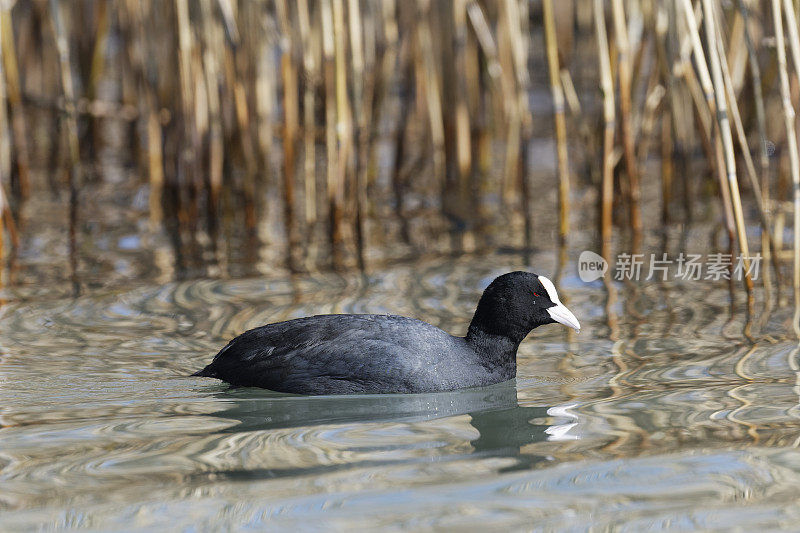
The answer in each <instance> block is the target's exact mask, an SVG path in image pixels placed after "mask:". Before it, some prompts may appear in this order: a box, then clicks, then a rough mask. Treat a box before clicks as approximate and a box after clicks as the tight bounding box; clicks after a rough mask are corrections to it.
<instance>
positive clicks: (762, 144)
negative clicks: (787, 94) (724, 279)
mask: <svg viewBox="0 0 800 533" xmlns="http://www.w3.org/2000/svg"><path fill="white" fill-rule="evenodd" d="M738 4H739V12H740V13H741V15H742V20H743V22H744V38H745V44H746V46H747V55H748V59H749V61H748V65H749V66H750V78H751V81H752V86H753V100H754V104H755V114H756V126H757V128H758V137H759V143H758V147H759V151H758V153H759V158H758V161H759V167H760V173H761V174H760V183H761V185H760V187H761V211H762V213H764V217H765V218H766V219H767V223H768V227H767V229H766V231H762V233H761V253H762V254H763V255H764V262H765V264H766V263H768V264H771V265H772V268H773V271H774V272H775V276H776V280H778V283H777V284H776V286H777V287H778V294H780V285H781V284H780V265H779V263H778V259H777V249H776V248H775V244H774V242H773V239H772V232H771V231H770V228H771V227H772V223H771V221H772V207H771V205H770V199H769V198H770V192H769V181H770V179H769V177H770V176H769V153H768V152H767V125H766V123H767V121H766V112H765V110H764V95H763V91H762V89H761V68H760V67H759V65H758V57H757V56H756V49H755V45H754V44H753V39H752V37H751V36H750V28H749V14H748V10H747V7H746V6H745V4H744V0H738ZM773 252H774V253H773ZM763 281H764V288H765V293H764V306H765V311H764V315H765V316H764V320H766V319H767V318H768V317H769V312H770V310H771V309H772V274H771V272H770V269H769V268H764V280H763Z"/></svg>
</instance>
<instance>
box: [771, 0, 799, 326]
mask: <svg viewBox="0 0 800 533" xmlns="http://www.w3.org/2000/svg"><path fill="white" fill-rule="evenodd" d="M772 19H773V22H774V25H775V44H776V50H777V53H778V75H779V76H780V89H781V103H782V104H783V118H784V122H785V125H786V141H787V145H788V146H787V151H788V152H789V170H790V172H791V174H792V190H793V200H794V255H793V258H794V262H793V267H794V268H793V278H792V288H793V289H794V317H793V319H792V327H793V328H794V332H795V335H797V337H798V338H800V155H798V151H797V132H796V130H795V124H794V119H795V111H794V107H793V106H792V97H791V92H790V89H789V73H788V69H787V66H786V40H785V38H784V35H783V17H782V15H781V4H780V0H772Z"/></svg>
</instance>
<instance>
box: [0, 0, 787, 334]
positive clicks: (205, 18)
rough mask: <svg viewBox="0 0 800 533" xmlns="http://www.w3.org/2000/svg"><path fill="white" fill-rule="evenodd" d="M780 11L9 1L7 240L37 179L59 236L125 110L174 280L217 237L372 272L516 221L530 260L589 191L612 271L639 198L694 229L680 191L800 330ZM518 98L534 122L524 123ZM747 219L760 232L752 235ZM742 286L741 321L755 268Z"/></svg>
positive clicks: (637, 214)
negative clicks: (535, 170) (547, 196)
mask: <svg viewBox="0 0 800 533" xmlns="http://www.w3.org/2000/svg"><path fill="white" fill-rule="evenodd" d="M796 9H797V6H796V5H795V4H793V2H791V1H790V0H763V1H756V0H738V1H737V2H735V3H732V2H721V1H720V0H701V1H699V2H693V1H692V0H675V1H674V2H661V1H656V0H644V1H641V2H638V1H637V2H632V1H625V0H613V1H612V2H602V1H600V0H569V1H559V2H553V1H552V0H541V1H534V2H529V1H520V0H497V1H478V0H455V1H453V2H433V1H430V0H415V1H411V2H399V1H396V0H383V1H380V2H368V1H360V0H298V1H297V2H288V1H286V0H274V1H266V0H265V1H255V0H253V1H251V0H238V1H237V0H168V1H155V0H142V1H139V0H94V1H92V0H86V1H81V2H69V1H64V0H62V1H59V0H50V1H49V2H45V1H41V0H18V1H17V2H12V3H4V4H3V6H2V7H1V8H0V48H2V61H1V62H0V77H1V78H2V79H1V80H0V81H1V82H2V83H0V104H1V105H0V134H2V137H1V138H0V140H1V141H2V142H0V173H1V174H0V178H2V179H1V180H0V183H1V184H2V189H0V206H2V209H3V217H2V220H3V222H4V224H3V226H4V229H5V231H7V232H8V233H9V234H10V235H11V241H12V242H11V244H10V245H7V246H6V248H5V249H6V250H13V249H14V247H15V246H16V243H17V239H18V237H17V235H16V231H15V223H14V222H15V220H14V217H15V214H16V213H17V212H18V210H19V207H20V206H21V205H23V203H24V202H25V201H26V199H27V198H29V196H30V195H31V194H36V193H38V191H41V190H43V189H46V188H47V187H50V188H52V189H55V190H56V191H57V192H59V191H62V190H63V191H67V195H66V197H67V198H68V201H69V206H70V207H69V228H70V229H69V246H70V248H71V249H72V250H73V251H74V250H76V249H77V247H78V246H79V244H78V242H77V241H78V240H79V239H80V235H78V233H76V227H77V224H78V221H79V220H80V217H81V205H80V204H81V202H80V191H81V189H82V187H83V186H84V184H85V183H86V182H87V181H88V180H92V179H102V176H99V177H97V176H91V172H89V169H92V168H96V164H95V163H96V161H97V157H98V155H97V154H98V153H99V152H100V151H101V149H102V146H103V143H104V142H106V140H105V139H104V136H103V133H102V132H103V131H104V130H103V122H104V121H121V122H123V123H124V124H126V129H125V131H126V135H127V137H126V142H127V143H128V144H127V146H128V147H129V148H130V150H129V152H128V155H129V158H130V159H129V161H128V162H127V163H128V164H129V165H130V166H131V167H133V168H134V169H135V172H133V173H132V175H133V176H135V177H134V178H132V179H141V180H145V181H147V183H148V185H149V195H150V196H149V214H150V221H151V228H152V229H153V230H154V231H161V230H162V228H163V230H164V231H166V233H167V234H168V235H170V237H171V242H172V245H173V247H174V249H175V262H176V266H177V267H178V269H179V270H181V269H183V270H185V269H187V268H189V267H191V263H192V262H193V261H202V262H212V263H213V262H220V263H224V255H225V248H226V246H231V244H230V242H228V239H227V238H226V237H225V236H226V235H229V234H230V233H231V228H235V229H236V230H237V231H241V232H242V233H243V234H244V235H245V236H246V239H248V241H247V242H249V243H250V244H248V245H247V247H248V248H250V249H252V250H255V249H257V248H258V247H259V245H261V244H264V243H266V244H267V245H268V246H270V247H273V248H275V247H277V248H280V249H281V250H282V256H283V258H284V263H285V266H286V267H287V268H288V269H289V270H291V271H301V270H309V269H319V268H359V269H361V270H367V269H369V268H370V261H371V260H372V258H373V257H374V254H371V253H370V251H371V250H374V249H376V248H381V247H383V248H389V247H391V246H393V245H394V244H396V243H401V244H402V246H404V247H406V248H408V249H410V250H417V251H424V250H425V249H426V246H429V245H431V243H434V244H435V246H440V244H441V243H440V241H439V240H437V238H436V235H440V234H441V235H449V236H450V239H451V240H450V242H449V244H448V247H449V248H450V249H452V250H459V251H464V250H466V251H469V250H473V249H477V248H481V247H486V246H490V245H491V242H492V240H491V237H486V235H490V234H491V232H488V233H487V232H484V231H483V230H484V229H485V228H486V227H487V226H490V225H494V227H504V225H506V224H510V223H512V222H510V221H511V220H518V221H520V224H521V227H522V232H521V234H522V235H521V236H520V238H519V247H520V249H522V250H523V251H525V250H529V249H530V248H531V247H532V246H533V245H534V243H533V242H532V241H533V235H534V224H537V225H541V226H550V225H552V228H553V230H554V231H555V233H556V234H557V235H558V241H559V242H560V243H562V244H563V245H566V244H568V241H569V240H570V221H571V219H572V217H571V216H570V212H571V210H570V203H571V201H572V200H571V199H572V198H573V196H574V194H573V191H574V190H576V187H579V188H583V187H588V188H590V189H591V190H594V191H596V198H597V206H598V207H597V214H596V221H597V227H596V235H598V249H599V251H600V252H601V253H602V255H604V256H605V257H606V258H608V259H612V253H613V251H614V250H613V247H614V242H615V238H617V237H618V238H619V239H625V242H627V243H628V244H627V246H629V248H628V249H626V251H633V252H636V251H638V250H639V248H640V246H641V244H642V234H643V231H644V230H645V229H646V228H647V227H651V228H652V227H653V224H652V223H651V224H648V222H649V220H648V217H646V216H645V215H644V214H643V207H642V202H643V199H642V198H643V191H645V190H655V191H658V196H659V199H660V201H661V214H660V217H658V221H659V223H660V224H662V225H663V226H668V225H669V224H673V223H689V222H691V221H692V217H693V216H694V215H693V213H694V212H695V211H696V209H697V208H696V205H698V203H697V199H696V197H697V196H701V195H702V193H703V192H704V191H706V192H707V191H711V195H712V196H716V197H717V198H718V199H719V202H720V209H719V212H720V218H719V221H718V222H719V226H720V228H722V229H723V231H724V233H725V234H726V236H727V238H726V240H725V244H724V245H723V246H726V247H727V250H728V251H729V252H730V253H733V254H736V253H741V254H743V255H745V256H749V255H751V253H752V252H751V250H755V249H760V251H761V253H762V254H763V256H764V258H765V260H766V261H768V262H769V266H767V265H764V266H765V268H764V269H762V272H763V271H765V270H766V272H764V273H765V275H764V276H762V277H761V280H762V283H763V284H764V285H765V287H766V288H767V290H766V295H767V296H766V299H767V301H768V302H770V305H771V302H772V299H773V287H772V285H773V284H774V285H776V286H777V287H780V284H781V280H782V276H781V267H782V265H787V266H788V263H789V262H791V263H792V271H793V276H792V279H793V296H794V305H795V309H796V313H795V317H794V321H793V325H794V328H795V330H796V331H797V332H798V335H800V157H799V156H798V144H797V143H798V139H797V131H796V129H797V127H798V119H797V117H796V113H795V109H796V108H797V107H798V105H800V102H798V99H799V95H800V82H799V81H798V74H799V73H800V38H799V37H798V28H797V20H796ZM787 49H788V55H787ZM545 69H546V71H547V73H545ZM542 88H546V89H547V90H546V91H541V90H540V89H542ZM537 98H538V99H542V98H545V99H549V103H548V107H549V109H550V111H548V112H546V113H532V111H531V109H532V108H531V102H534V101H538V100H536V99H537ZM42 114H46V115H47V116H49V117H50V118H49V124H50V125H51V127H52V128H53V131H55V130H56V129H57V131H58V132H59V135H53V136H51V138H50V140H49V141H50V144H49V145H46V146H40V144H41V143H42V141H41V136H36V135H34V134H33V133H32V131H33V130H35V129H36V126H35V125H34V124H32V123H31V121H33V120H34V119H33V118H32V117H33V116H34V115H35V116H37V117H39V119H38V120H41V116H42ZM543 132H544V133H543ZM542 135H552V136H553V138H554V141H555V150H554V154H553V162H554V168H555V169H556V170H555V172H554V175H553V176H552V185H553V188H554V190H555V192H556V194H555V198H556V202H557V203H556V206H557V207H556V209H557V213H558V214H557V220H555V221H551V220H543V219H541V217H539V218H537V217H536V213H537V210H538V206H540V205H541V202H542V201H543V196H542V192H541V191H539V190H535V189H534V186H533V181H532V178H531V175H530V174H531V167H532V166H533V165H532V163H533V162H532V152H531V150H532V142H533V140H534V137H536V136H538V137H541V136H542ZM656 146H658V147H659V148H658V149H654V147H656ZM42 153H46V154H49V156H48V157H47V158H45V159H44V162H43V163H42V162H39V159H37V164H36V165H33V164H32V160H33V156H32V154H42ZM653 158H656V159H660V162H661V164H660V167H659V169H658V170H652V168H653V166H652V165H650V164H649V163H650V161H651V160H652V159H653ZM648 169H650V170H648ZM36 175H44V176H47V178H48V179H46V180H44V182H45V183H46V187H42V186H38V187H37V186H36V184H35V183H34V182H35V179H34V176H36ZM53 176H55V177H53ZM743 177H746V179H743ZM714 180H716V181H714ZM493 198H494V199H497V201H494V200H492V199H493ZM270 199H272V200H274V201H271V200H270ZM277 206H279V209H278V210H277V211H275V209H274V208H275V207H277ZM423 213H424V214H425V215H426V216H427V219H426V220H427V221H425V222H422V221H421V220H422V217H421V215H422V214H423ZM790 215H791V216H792V223H791V225H792V231H793V239H794V240H793V242H792V246H791V248H790V249H789V248H787V249H784V243H783V234H784V228H785V225H786V220H787V217H788V216H790ZM649 218H650V219H651V220H652V217H649ZM268 219H269V220H273V221H277V225H276V224H272V225H267V224H265V223H264V221H265V220H268ZM498 221H499V222H498ZM573 225H574V224H573ZM657 225H658V224H656V226H657ZM748 226H758V227H760V230H761V238H760V240H759V242H758V243H754V242H750V240H749V239H748V235H747V228H748ZM275 228H279V231H276V230H275ZM615 228H616V231H615ZM577 229H578V230H581V229H586V228H577ZM756 244H757V246H755V245H756ZM71 255H74V254H71ZM198 257H199V258H202V259H193V258H198ZM745 266H746V267H747V266H748V265H747V264H745ZM76 268H77V266H76V264H75V263H73V264H72V270H73V272H74V271H75V269H76ZM744 288H745V289H746V291H747V294H748V311H749V312H750V313H752V312H753V296H752V294H753V288H754V284H753V280H752V279H751V278H750V276H745V280H744ZM779 296H780V294H779V293H775V301H778V303H780V302H779Z"/></svg>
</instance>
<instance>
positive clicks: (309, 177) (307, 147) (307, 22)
mask: <svg viewBox="0 0 800 533" xmlns="http://www.w3.org/2000/svg"><path fill="white" fill-rule="evenodd" d="M297 20H298V25H299V27H300V42H301V43H302V46H303V70H304V74H305V83H304V84H303V145H304V149H303V152H304V154H303V157H304V165H303V174H304V183H305V217H306V226H307V227H309V228H311V227H313V226H314V224H315V223H316V221H317V175H316V174H317V172H316V165H317V163H316V135H315V129H316V127H317V125H316V123H315V117H314V102H315V99H314V89H315V88H316V85H317V80H318V78H319V73H318V72H317V64H316V62H315V61H314V47H313V46H312V42H311V16H310V13H309V10H308V0H298V2H297Z"/></svg>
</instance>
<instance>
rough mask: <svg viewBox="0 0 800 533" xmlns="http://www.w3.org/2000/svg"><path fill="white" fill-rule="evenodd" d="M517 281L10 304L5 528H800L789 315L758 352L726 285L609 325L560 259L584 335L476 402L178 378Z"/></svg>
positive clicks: (205, 287)
mask: <svg viewBox="0 0 800 533" xmlns="http://www.w3.org/2000/svg"><path fill="white" fill-rule="evenodd" d="M550 259H552V258H550ZM534 260H535V262H536V264H537V265H542V268H541V269H540V270H542V271H543V272H547V273H548V274H549V273H552V270H553V268H554V265H553V264H552V263H551V260H548V256H547V255H540V256H537V257H534ZM520 267H522V264H521V261H520V259H519V258H518V257H517V256H516V255H511V254H493V255H489V256H483V257H479V256H464V257H461V258H458V259H452V258H450V259H438V260H428V261H422V260H420V261H417V262H413V263H410V264H404V265H400V266H396V267H393V268H391V269H386V270H384V271H378V272H375V273H373V274H371V275H369V276H361V275H358V274H352V275H335V274H327V275H315V276H310V275H309V276H303V277H296V278H289V277H281V276H275V277H255V278H249V279H240V280H212V279H201V280H194V281H185V282H170V283H155V282H153V283H152V284H141V285H137V286H135V287H131V288H124V289H105V290H95V291H88V292H86V293H85V294H83V295H81V296H79V297H77V298H73V297H71V296H68V295H65V296H63V297H57V298H37V297H34V296H31V295H30V294H28V296H27V297H25V298H16V299H15V298H13V297H12V298H11V299H10V301H9V303H8V304H7V305H6V306H4V307H3V308H2V311H1V313H2V316H0V326H1V331H2V333H0V341H1V342H2V356H0V405H2V408H0V409H1V410H0V413H1V414H0V424H2V425H1V426H0V509H2V515H3V518H2V521H3V529H9V530H22V529H31V528H42V529H59V528H71V527H82V528H94V529H100V530H108V529H115V528H125V529H143V530H147V529H151V530H161V529H163V528H169V529H188V528H199V529H228V528H231V529H250V528H256V529H261V528H264V527H279V526H280V527H292V528H300V529H307V528H311V527H314V526H317V527H319V526H321V525H323V524H324V525H326V526H329V527H334V528H336V529H340V530H351V529H353V528H356V529H358V528H367V527H376V526H384V527H387V528H389V529H400V528H432V527H441V528H462V527H464V528H471V527H474V526H476V525H481V526H483V527H491V528H496V529H505V528H509V527H525V528H531V527H534V528H541V529H548V528H559V529H567V530H585V529H587V528H589V527H592V526H594V527H596V528H606V527H611V528H619V529H622V530H632V531H641V530H643V529H655V528H660V527H664V526H667V527H670V528H672V529H677V530H682V529H683V530H688V529H697V528H708V529H713V528H718V529H729V528H740V529H746V530H755V529H756V528H759V529H761V528H788V529H792V528H794V527H796V524H797V523H798V522H797V520H798V519H800V510H799V509H800V506H798V503H799V501H800V492H798V490H797V487H798V486H800V452H798V449H797V446H798V444H799V443H800V405H799V404H798V393H799V392H800V389H798V386H797V376H798V373H797V372H798V364H797V361H798V356H797V349H796V344H794V343H792V342H790V341H788V340H781V339H782V335H783V331H785V329H784V328H785V321H786V320H787V318H788V314H787V313H788V311H783V310H780V311H778V312H776V313H774V314H773V315H772V316H771V317H770V319H769V320H768V321H767V323H766V324H765V325H764V326H763V328H762V331H761V333H760V334H759V339H764V340H759V341H758V342H757V343H755V344H753V343H750V342H747V341H745V340H744V339H743V338H742V336H741V334H740V330H741V319H740V318H738V315H735V316H734V319H733V321H731V320H730V316H729V307H728V305H729V301H728V300H729V294H728V291H727V287H726V286H725V285H724V284H719V285H717V284H710V283H696V284H688V285H687V284H677V283H674V284H655V283H652V284H647V283H645V284H641V285H635V286H633V285H631V286H624V285H620V286H618V290H619V294H618V298H617V302H616V303H614V304H613V305H612V306H611V309H612V312H616V313H617V314H618V322H617V323H616V324H615V329H614V331H612V330H610V329H609V327H608V317H607V316H606V313H605V312H604V308H605V304H606V292H605V290H604V289H603V286H602V285H600V284H584V283H582V282H581V281H580V280H579V279H578V278H577V276H576V275H575V268H574V265H567V267H566V268H565V269H564V275H563V277H562V280H561V284H562V291H561V292H562V294H563V297H564V299H565V300H567V303H568V305H569V306H570V308H572V309H573V310H574V312H575V314H576V315H577V316H578V317H579V318H580V320H581V323H582V325H583V326H584V329H583V330H582V331H581V332H580V333H579V334H575V333H574V332H572V331H571V330H567V329H566V328H563V327H560V326H557V325H551V326H546V327H543V328H540V329H538V330H536V331H534V332H533V334H532V335H531V336H530V337H529V339H528V340H527V341H526V342H525V343H524V344H523V346H522V348H521V350H520V356H519V372H518V377H517V379H516V380H515V381H512V382H507V383H502V384H499V385H495V386H492V387H488V388H484V389H470V390H465V391H456V392H451V393H438V394H420V395H387V396H350V397H316V398H308V397H297V396H290V395H282V394H277V393H272V392H269V391H261V390H258V389H234V390H231V389H229V388H228V387H227V386H226V385H224V384H222V383H220V382H218V381H216V380H212V379H207V378H192V377H187V375H188V374H189V373H190V372H192V371H194V370H196V369H198V368H200V367H202V366H203V365H204V364H205V363H206V362H208V360H209V359H210V358H211V356H212V355H213V354H214V353H215V352H216V350H218V349H219V347H220V346H221V345H223V344H224V342H225V341H226V340H228V339H229V338H230V337H232V336H233V335H235V334H237V333H239V332H241V331H243V330H245V329H247V328H249V327H253V326H256V325H260V324H263V323H266V322H270V321H277V320H282V319H288V318H293V317H298V316H303V315H307V314H314V313H327V312H371V313H388V312H391V313H398V314H405V315H409V316H414V317H418V318H422V319H425V320H428V321H430V322H432V323H434V324H436V325H438V326H441V327H443V328H444V329H446V330H448V331H451V332H453V333H462V334H463V332H464V331H465V329H466V325H467V324H468V321H469V319H470V317H471V316H470V315H471V313H472V311H473V310H474V305H475V302H476V301H477V298H478V297H479V295H480V292H481V290H482V289H483V288H484V287H485V286H486V284H488V282H489V281H490V280H491V279H492V277H493V276H494V275H496V274H499V273H501V272H504V271H506V270H510V269H514V268H520ZM33 294H35V291H33ZM613 339H616V340H613Z"/></svg>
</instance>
